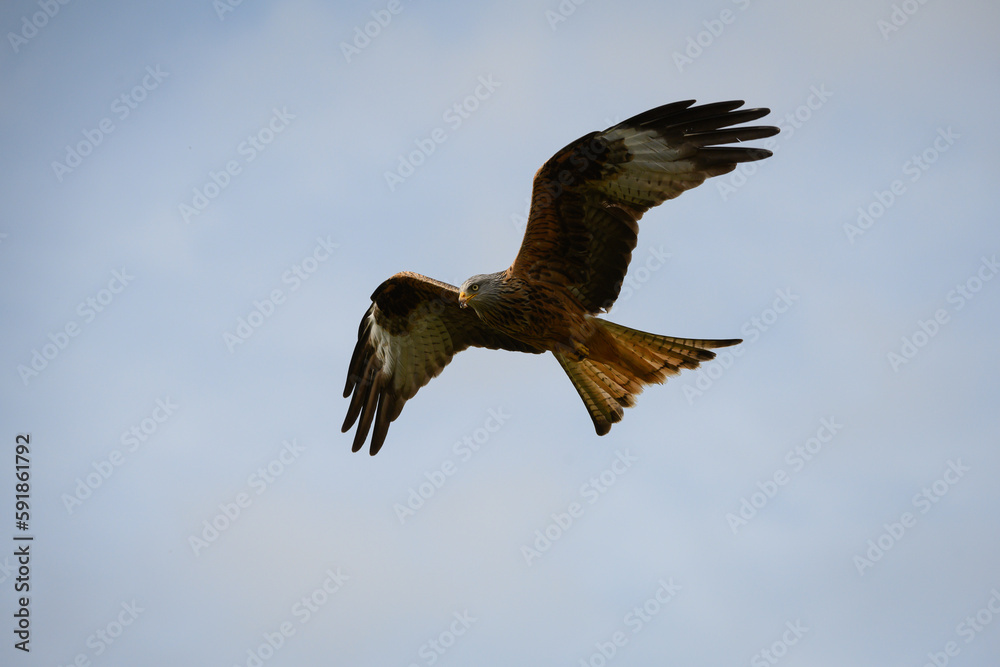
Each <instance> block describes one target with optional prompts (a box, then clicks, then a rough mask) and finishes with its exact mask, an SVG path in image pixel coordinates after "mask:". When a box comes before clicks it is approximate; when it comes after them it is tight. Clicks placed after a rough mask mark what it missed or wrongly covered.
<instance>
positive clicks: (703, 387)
mask: <svg viewBox="0 0 1000 667" xmlns="http://www.w3.org/2000/svg"><path fill="white" fill-rule="evenodd" d="M774 293H775V295H777V296H776V297H775V299H774V301H773V302H772V303H771V306H770V307H768V308H765V309H764V310H762V311H760V314H759V315H755V316H754V317H751V318H750V319H749V320H747V321H746V322H744V323H743V326H741V327H740V334H741V335H742V336H743V342H742V343H740V344H739V345H737V346H735V347H730V348H724V349H721V350H719V351H718V352H717V353H716V356H715V359H713V360H712V361H709V362H706V364H707V368H706V367H703V366H699V367H698V368H696V369H695V371H694V377H695V378H696V379H695V381H694V383H693V384H692V383H690V382H688V383H685V384H684V389H683V391H684V398H686V399H687V402H688V405H694V399H695V398H698V397H699V396H703V395H704V394H705V392H706V391H708V390H709V389H711V388H712V386H713V385H714V384H715V382H716V381H717V380H718V379H719V378H721V377H722V376H723V374H724V373H725V372H726V371H727V370H729V369H730V368H732V367H733V364H734V363H736V359H737V358H738V357H742V356H743V353H744V352H746V349H747V347H749V346H750V345H752V344H754V343H756V342H757V341H758V340H759V339H760V336H761V334H763V333H764V332H766V331H768V330H770V328H771V327H772V326H774V323H775V322H777V321H778V318H779V317H781V315H783V314H785V313H787V312H788V311H789V309H790V308H791V307H792V306H793V305H795V302H796V301H798V300H799V295H798V294H793V293H792V290H791V289H790V288H788V287H785V288H784V289H776V290H774ZM688 375H691V374H690V373H689V374H688Z"/></svg>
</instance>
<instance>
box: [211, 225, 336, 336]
mask: <svg viewBox="0 0 1000 667" xmlns="http://www.w3.org/2000/svg"><path fill="white" fill-rule="evenodd" d="M339 247H340V244H338V243H334V242H333V241H331V240H330V236H329V235H327V237H326V238H323V237H322V236H317V237H316V245H315V246H313V249H312V252H311V253H309V254H308V255H306V256H305V257H303V258H302V259H301V260H299V261H298V262H296V263H294V264H292V265H291V266H290V267H289V268H288V269H287V270H286V271H284V272H283V273H282V274H281V284H282V285H287V286H288V291H287V293H286V292H285V290H284V289H282V288H280V287H275V288H274V289H272V290H271V291H270V292H268V294H267V296H265V297H264V298H262V299H255V300H254V302H253V308H251V309H250V312H249V313H248V314H247V316H246V317H242V316H241V317H238V318H237V319H236V327H235V328H234V329H233V331H232V332H229V331H223V332H222V342H223V343H225V344H226V349H228V350H229V353H230V354H232V353H233V352H235V351H236V348H237V347H238V346H240V345H242V344H243V343H245V342H247V341H248V340H249V339H250V337H251V336H253V334H254V332H256V331H257V330H258V329H260V327H261V326H263V325H264V322H266V321H267V320H269V319H271V318H272V317H273V316H274V314H275V312H277V310H278V307H279V306H282V305H284V304H285V302H286V301H287V300H288V297H289V295H291V294H294V293H295V292H297V291H298V290H299V288H300V287H302V285H303V284H304V283H305V281H307V280H309V278H310V277H312V276H313V275H314V274H315V273H316V272H317V271H318V270H319V268H320V266H322V265H323V263H324V262H326V261H327V260H328V259H330V258H331V257H332V256H333V253H334V251H335V250H336V249H337V248H339Z"/></svg>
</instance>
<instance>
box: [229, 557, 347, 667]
mask: <svg viewBox="0 0 1000 667" xmlns="http://www.w3.org/2000/svg"><path fill="white" fill-rule="evenodd" d="M324 574H325V575H326V577H325V578H324V579H323V581H322V583H320V584H319V585H318V586H317V587H316V588H314V589H313V590H312V591H311V592H310V593H308V594H307V595H303V596H302V597H301V598H300V599H299V600H298V601H296V602H295V603H294V604H293V605H292V608H291V610H290V611H289V615H290V616H291V618H289V619H286V620H284V621H282V622H281V623H279V624H278V627H277V628H276V629H275V630H274V631H271V632H264V633H263V634H262V635H261V637H262V638H263V640H264V641H262V642H261V643H260V644H258V645H257V646H255V647H251V648H248V649H247V650H246V660H245V661H244V663H243V664H244V665H246V667H262V665H263V664H264V663H265V662H267V661H268V660H270V659H271V658H273V657H274V655H275V653H277V652H278V651H279V650H280V649H281V648H282V647H284V646H285V643H286V642H287V641H288V640H289V639H290V638H291V637H294V636H295V632H296V630H298V628H297V627H296V625H295V623H293V622H292V619H295V620H296V621H298V624H299V627H301V626H303V625H305V624H306V623H308V622H309V621H310V620H312V618H313V617H314V616H315V615H316V614H317V613H318V612H319V611H320V610H321V609H322V608H323V607H325V606H326V605H327V604H329V602H330V600H331V599H332V597H333V596H334V595H336V594H337V593H338V592H340V590H341V588H343V586H344V583H345V582H347V581H349V580H350V577H349V576H347V575H346V574H344V573H343V572H342V571H341V569H340V568H339V567H338V568H336V570H334V569H327V570H326V572H325V573H324Z"/></svg>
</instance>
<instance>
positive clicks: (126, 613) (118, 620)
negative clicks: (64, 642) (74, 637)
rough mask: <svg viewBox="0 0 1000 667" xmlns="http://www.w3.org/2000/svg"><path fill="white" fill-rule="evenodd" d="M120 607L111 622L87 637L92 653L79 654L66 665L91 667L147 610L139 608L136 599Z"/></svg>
mask: <svg viewBox="0 0 1000 667" xmlns="http://www.w3.org/2000/svg"><path fill="white" fill-rule="evenodd" d="M119 606H120V607H121V610H120V611H118V612H117V613H116V614H115V615H114V617H113V618H112V619H111V620H110V621H108V622H107V623H105V624H104V625H103V626H102V627H99V628H97V630H95V631H94V632H93V633H92V634H91V635H90V636H88V637H87V642H86V644H87V648H88V649H90V651H89V652H88V651H81V652H79V653H77V654H76V655H75V656H73V659H72V660H70V661H68V662H67V663H66V664H67V665H73V666H74V667H90V664H91V660H92V659H96V658H99V657H101V656H102V655H104V653H105V652H106V651H107V650H108V649H110V648H111V646H113V645H114V643H115V642H116V641H117V640H118V639H119V638H120V637H121V636H122V635H123V634H125V630H126V629H128V628H129V627H131V626H132V624H133V623H135V622H136V620H138V618H139V614H141V613H143V612H144V611H146V610H145V608H143V607H140V606H139V604H138V603H137V602H136V601H135V599H133V600H131V601H130V602H122V603H121V605H119Z"/></svg>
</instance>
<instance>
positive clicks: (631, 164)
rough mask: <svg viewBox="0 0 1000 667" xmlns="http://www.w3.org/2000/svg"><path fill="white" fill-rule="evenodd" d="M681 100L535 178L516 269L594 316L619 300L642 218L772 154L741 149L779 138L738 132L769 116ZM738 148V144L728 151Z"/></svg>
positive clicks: (588, 142)
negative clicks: (562, 291) (562, 290)
mask: <svg viewBox="0 0 1000 667" xmlns="http://www.w3.org/2000/svg"><path fill="white" fill-rule="evenodd" d="M693 104H694V100H687V101H684V102H675V103H673V104H667V105H664V106H661V107H657V108H655V109H651V110H649V111H646V112H645V113H641V114H639V115H638V116H633V117H632V118H629V119H628V120H626V121H624V122H621V123H619V124H617V125H615V126H614V127H610V128H608V129H607V130H604V131H603V132H592V133H590V134H588V135H586V136H583V137H581V138H580V139H577V140H576V141H574V142H573V143H571V144H569V145H568V146H566V147H565V148H563V149H562V150H561V151H559V152H557V153H556V154H555V155H554V156H552V158H551V159H549V160H548V161H547V162H546V163H545V164H544V165H542V168H541V169H539V170H538V173H537V174H536V175H535V181H534V186H533V188H532V195H531V213H530V215H529V217H528V224H527V226H526V228H525V231H524V241H523V242H522V243H521V249H520V251H519V252H518V255H517V258H515V260H514V263H513V264H512V265H511V267H510V269H509V271H510V272H511V273H513V274H516V275H520V276H522V277H525V278H528V279H531V280H536V281H545V282H550V283H556V284H561V285H563V286H564V287H566V288H567V289H568V290H570V291H571V292H572V293H574V294H575V295H576V297H577V298H578V299H579V300H580V302H581V303H582V304H583V305H584V307H586V308H587V310H589V311H590V312H592V313H597V312H600V311H603V310H607V309H608V308H610V307H611V304H613V303H614V302H615V299H617V298H618V293H619V291H620V290H621V285H622V280H623V279H624V278H625V272H626V271H627V270H628V264H629V261H630V260H631V258H632V250H633V249H634V248H635V246H636V235H637V234H638V232H639V226H638V224H636V223H637V222H638V220H639V218H641V217H642V214H643V213H645V212H646V211H647V210H649V209H650V208H652V207H653V206H657V205H659V204H660V203H662V202H664V201H665V200H667V199H671V198H673V197H676V196H677V195H679V194H681V193H682V192H684V191H685V190H689V189H691V188H693V187H696V186H698V185H700V184H701V183H703V182H704V181H705V179H706V178H710V177H712V176H719V175H720V174H725V173H728V172H730V171H732V170H733V169H735V168H736V165H737V164H739V163H741V162H752V161H755V160H761V159H764V158H766V157H768V156H770V155H771V151H768V150H765V149H763V148H753V147H748V146H744V145H742V143H743V142H745V141H751V140H754V139H763V138H766V137H770V136H773V135H775V134H777V133H778V128H776V127H770V126H757V125H752V126H746V125H743V126H739V127H734V126H738V125H740V123H745V122H747V121H752V120H756V119H758V118H761V117H762V116H765V115H767V113H768V110H767V109H740V108H739V107H741V106H742V105H743V102H741V101H732V102H717V103H714V104H703V105H700V106H692V105H693ZM727 144H730V145H727Z"/></svg>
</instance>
